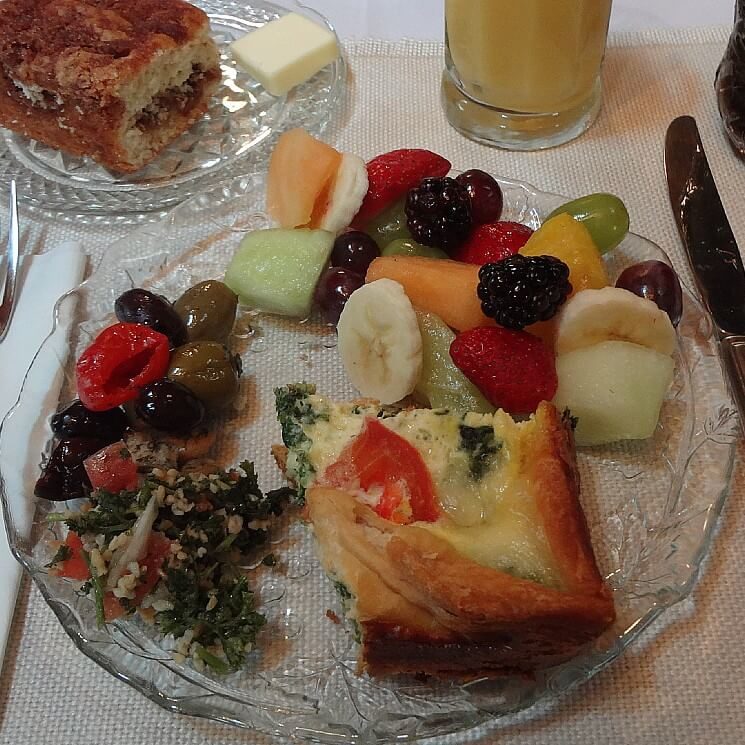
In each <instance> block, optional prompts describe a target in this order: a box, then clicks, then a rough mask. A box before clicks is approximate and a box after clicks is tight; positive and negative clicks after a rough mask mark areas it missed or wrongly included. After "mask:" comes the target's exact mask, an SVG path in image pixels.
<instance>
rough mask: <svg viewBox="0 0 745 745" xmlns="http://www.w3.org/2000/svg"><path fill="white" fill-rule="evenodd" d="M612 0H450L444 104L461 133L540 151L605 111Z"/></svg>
mask: <svg viewBox="0 0 745 745" xmlns="http://www.w3.org/2000/svg"><path fill="white" fill-rule="evenodd" d="M610 11H611V0H445V48H446V51H445V62H446V65H445V71H444V73H443V79H442V103H443V107H444V109H445V113H446V115H447V118H448V120H449V121H450V123H451V124H452V125H453V126H454V127H455V128H456V129H457V130H458V131H460V132H461V133H462V134H464V135H466V136H467V137H470V138H472V139H475V140H478V141H479V142H482V143H484V144H487V145H495V146H498V147H503V148H507V149H510V150H540V149H543V148H547V147H553V146H555V145H560V144H562V143H564V142H567V141H568V140H571V139H574V138H575V137H577V136H578V135H580V134H582V132H584V131H585V130H586V129H587V128H588V127H589V126H590V125H591V124H592V122H593V121H594V120H595V118H596V117H597V115H598V112H599V111H600V102H601V83H600V67H601V64H602V61H603V55H604V54H605V43H606V38H607V35H608V21H609V19H610Z"/></svg>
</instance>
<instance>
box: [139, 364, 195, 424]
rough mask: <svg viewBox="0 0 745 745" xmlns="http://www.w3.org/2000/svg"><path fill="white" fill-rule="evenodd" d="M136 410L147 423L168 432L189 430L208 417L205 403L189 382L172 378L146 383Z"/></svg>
mask: <svg viewBox="0 0 745 745" xmlns="http://www.w3.org/2000/svg"><path fill="white" fill-rule="evenodd" d="M135 411H136V412H137V415H138V416H139V417H140V418H141V419H142V420H143V421H144V422H145V423H146V424H149V425H150V426H151V427H154V428H155V429H161V430H163V431H165V432H178V433H189V432H191V431H192V430H194V429H195V428H196V427H198V426H199V425H200V424H201V423H202V420H203V419H204V404H203V403H202V402H201V401H200V400H199V399H198V398H197V397H196V396H195V395H194V394H193V393H192V392H191V391H190V390H189V389H188V388H187V387H186V386H185V385H181V383H176V382H175V381H173V380H169V379H168V378H161V379H160V380H156V381H154V382H152V383H150V384H149V385H146V386H145V387H144V388H143V389H142V390H141V391H140V395H139V396H138V397H137V400H136V401H135Z"/></svg>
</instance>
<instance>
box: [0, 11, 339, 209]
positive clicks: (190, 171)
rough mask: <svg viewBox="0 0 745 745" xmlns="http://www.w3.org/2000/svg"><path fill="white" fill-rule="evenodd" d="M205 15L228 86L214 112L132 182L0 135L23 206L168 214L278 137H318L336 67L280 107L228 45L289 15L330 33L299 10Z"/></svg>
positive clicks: (335, 89) (2, 156)
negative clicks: (300, 133)
mask: <svg viewBox="0 0 745 745" xmlns="http://www.w3.org/2000/svg"><path fill="white" fill-rule="evenodd" d="M193 4H195V5H197V6H199V7H200V8H202V9H203V10H204V11H205V12H207V13H208V14H209V17H210V25H211V28H212V36H213V38H214V39H215V41H216V43H217V45H218V48H219V50H220V58H221V68H222V78H223V79H222V83H221V85H220V87H219V88H218V89H217V91H216V92H215V94H214V95H213V97H212V100H211V103H210V107H209V110H208V112H207V113H206V114H205V116H203V117H202V118H201V119H200V120H199V121H198V122H196V123H195V124H194V125H193V126H192V127H191V129H189V130H188V131H187V132H186V133H184V134H183V135H182V136H181V137H179V138H178V139H177V140H175V141H174V142H173V143H171V144H170V145H169V146H168V147H167V148H166V149H165V150H164V151H163V152H162V153H161V154H160V155H159V156H158V157H157V158H156V159H155V160H154V161H153V162H152V163H150V164H149V165H147V166H145V167H144V168H142V169H141V170H139V171H137V172H136V173H134V174H121V173H114V172H112V171H109V170H107V169H106V168H104V167H103V166H101V165H98V164H97V163H94V162H93V161H92V160H90V159H89V158H83V157H77V156H73V155H68V154H67V153H63V152H61V151H59V150H57V149H55V148H51V147H48V146H46V145H43V144H42V143H39V142H37V141H36V140H30V139H28V138H27V137H23V136H22V135H19V134H16V133H14V132H10V131H8V130H2V132H3V134H4V140H3V139H2V138H0V172H2V173H3V175H4V177H5V179H4V180H5V181H6V182H7V181H8V180H9V179H10V178H15V179H16V181H17V183H18V191H19V197H22V199H23V202H24V204H27V205H29V206H32V207H37V208H40V209H44V210H50V211H60V212H74V213H85V214H99V215H100V214H103V215H111V214H112V213H133V212H134V213H136V212H143V211H154V210H163V209H165V208H167V207H169V206H173V205H175V204H177V203H179V202H182V201H183V200H184V199H186V198H187V197H190V196H192V195H193V194H196V193H198V192H199V191H201V190H203V189H204V188H206V187H207V186H209V185H211V184H214V183H216V182H217V181H218V180H224V179H225V178H227V177H230V176H237V175H239V174H241V173H247V172H250V171H251V170H252V168H253V167H254V166H252V159H251V153H252V152H255V150H256V149H257V148H258V146H259V145H261V144H262V143H264V142H265V141H266V140H267V139H268V138H270V137H271V136H272V134H275V133H277V132H280V131H282V130H283V129H287V128H290V127H303V128H305V129H307V130H309V131H310V132H311V133H314V134H321V133H322V132H323V130H324V129H325V128H326V126H327V124H328V123H329V121H331V120H333V117H334V114H335V112H336V109H337V107H338V104H339V102H340V100H341V98H342V96H343V93H344V86H345V83H346V66H345V63H344V59H343V58H342V57H339V58H338V59H337V60H336V61H335V62H333V63H332V64H330V65H328V66H327V67H325V68H324V69H323V70H321V72H319V73H318V74H317V75H315V76H314V77H313V78H312V79H311V80H309V81H308V82H306V83H304V84H303V85H300V86H298V87H297V88H295V89H293V90H292V91H291V92H290V93H289V94H288V95H286V96H281V97H276V96H272V95H270V94H269V93H267V92H266V91H265V90H264V89H263V88H262V86H260V85H259V84H258V83H257V82H256V81H255V80H254V79H253V78H251V77H250V76H249V75H248V74H247V73H245V72H243V71H242V70H241V69H240V68H239V67H237V65H236V63H235V60H234V59H233V57H232V54H231V52H230V43H231V42H232V41H233V40H235V39H238V38H240V37H241V36H243V35H245V34H246V33H248V32H249V31H251V30H253V29H255V28H258V27H261V26H263V25H264V24H265V23H268V22H269V21H271V20H274V19H275V18H278V17H279V16H281V15H284V14H286V13H288V12H290V11H294V12H296V13H302V14H303V15H307V16H308V17H310V18H312V19H313V20H315V21H316V22H318V23H321V24H323V25H326V26H328V27H329V28H330V29H331V30H332V31H333V28H332V27H331V25H330V24H329V23H328V21H327V20H326V19H325V18H323V16H321V15H320V14H319V13H317V12H316V11H314V10H311V9H310V8H308V7H306V6H304V5H302V4H301V3H300V2H299V1H298V0H285V2H283V3H282V4H277V3H273V2H268V1H267V0H249V2H241V1H240V0H193Z"/></svg>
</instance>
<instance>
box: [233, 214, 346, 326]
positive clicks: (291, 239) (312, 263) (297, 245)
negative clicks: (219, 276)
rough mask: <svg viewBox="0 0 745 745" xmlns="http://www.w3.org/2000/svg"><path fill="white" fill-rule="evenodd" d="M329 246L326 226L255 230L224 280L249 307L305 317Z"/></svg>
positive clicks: (332, 237) (331, 236)
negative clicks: (323, 228)
mask: <svg viewBox="0 0 745 745" xmlns="http://www.w3.org/2000/svg"><path fill="white" fill-rule="evenodd" d="M333 245H334V234H333V233H329V232H328V231H326V230H309V229H307V228H302V229H296V230H291V229H284V228H271V229H268V230H254V231H253V232H251V233H249V234H248V235H246V237H245V238H244V239H243V240H242V241H241V243H240V246H239V247H238V250H237V251H236V252H235V254H234V255H233V258H232V259H231V261H230V264H229V265H228V269H227V271H226V272H225V284H226V285H227V286H228V287H230V289H231V290H233V292H235V293H236V294H237V295H238V297H239V299H240V301H241V303H242V304H243V305H246V306H248V307H250V308H253V309H256V310H262V311H266V312H268V313H277V314H278V315H282V316H291V317H293V318H307V316H308V315H309V314H310V310H311V306H312V303H313V293H314V291H315V288H316V284H317V283H318V279H319V277H320V276H321V272H322V271H323V269H324V268H325V266H326V264H327V263H328V260H329V256H330V255H331V249H332V247H333Z"/></svg>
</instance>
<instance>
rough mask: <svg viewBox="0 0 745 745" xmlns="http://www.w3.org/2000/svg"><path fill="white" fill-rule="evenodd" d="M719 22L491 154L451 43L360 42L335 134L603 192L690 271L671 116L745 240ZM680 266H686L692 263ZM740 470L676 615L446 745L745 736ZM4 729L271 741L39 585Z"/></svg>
mask: <svg viewBox="0 0 745 745" xmlns="http://www.w3.org/2000/svg"><path fill="white" fill-rule="evenodd" d="M725 40H726V33H725V31H724V30H723V29H711V30H699V31H688V32H669V31H655V32H648V33H644V34H636V35H622V36H620V37H617V38H615V39H614V40H613V43H612V45H611V47H610V50H609V53H608V57H607V65H606V68H605V85H606V97H605V106H604V109H603V112H602V114H601V117H600V119H599V120H598V122H597V123H596V124H595V126H594V127H593V128H592V129H591V130H590V131H589V132H588V133H587V134H586V135H584V136H583V137H582V138H581V139H580V140H578V141H577V142H575V143H573V144H570V145H567V146H564V147H562V148H559V149H556V150H553V151H549V152H543V153H528V154H512V153H507V152H502V151H496V150H490V149H487V148H483V147H481V146H478V145H476V144H473V143H471V142H469V141H467V140H464V139H463V138H461V137H460V136H458V135H457V134H456V133H455V132H454V131H452V130H450V129H449V128H448V126H447V124H446V123H445V120H444V118H443V116H442V114H441V112H440V108H439V105H438V83H439V75H440V69H441V47H440V46H439V45H438V44H435V43H414V42H408V43H396V44H388V43H382V42H366V43H359V44H354V45H350V47H349V51H350V63H351V70H352V78H351V89H350V95H349V98H348V101H347V104H346V108H345V111H344V112H343V117H342V119H341V122H340V124H339V125H338V126H336V127H335V128H334V130H333V131H332V132H330V136H331V138H332V139H334V140H335V141H336V142H337V144H338V145H339V146H341V147H342V148H344V149H348V150H353V151H355V152H358V153H360V154H361V155H362V156H364V157H369V156H372V155H374V154H376V153H379V152H382V151H384V150H388V149H392V148H394V147H403V146H407V145H408V146H419V147H428V148H431V149H433V150H437V151H440V152H442V153H443V154H445V155H447V156H448V157H449V158H450V159H451V160H452V161H453V163H454V164H455V165H456V166H457V167H460V168H467V167H471V166H478V167H481V168H484V169H486V170H490V171H492V172H494V173H498V174H501V175H503V176H506V177H511V178H518V179H524V180H526V181H529V182H532V183H534V184H536V185H537V186H539V187H540V188H542V189H544V190H547V191H555V192H561V193H565V194H568V195H577V196H578V195H581V194H584V193H587V192H591V191H596V190H601V189H602V190H606V191H611V192H615V193H616V194H618V195H620V196H621V197H622V198H623V199H624V201H625V202H626V204H627V205H628V208H629V212H630V213H631V218H632V229H633V230H635V231H636V232H639V233H642V234H644V235H647V236H649V237H650V238H651V239H653V240H655V241H656V242H658V243H659V244H660V245H662V246H663V247H664V248H665V250H667V251H668V252H669V253H670V255H671V256H672V257H673V259H674V261H675V263H676V265H677V267H678V268H679V269H682V268H683V255H682V252H681V249H680V246H679V242H678V239H677V235H676V232H675V228H674V224H673V220H672V216H671V212H670V208H669V206H668V203H667V192H666V187H665V180H664V175H663V155H662V144H663V138H664V133H665V129H666V127H667V124H668V123H669V122H670V120H671V119H672V118H673V117H675V116H677V115H679V114H683V113H692V114H694V115H695V116H696V117H697V119H698V121H699V126H700V128H701V132H702V136H703V140H704V143H705V145H706V148H707V151H708V153H709V158H710V161H711V165H712V168H713V171H714V173H715V175H716V178H717V180H718V182H719V185H720V188H721V192H722V198H723V201H724V204H725V206H726V208H727V211H728V213H729V215H730V217H731V219H732V222H733V227H734V232H735V234H736V236H737V237H738V238H739V239H740V241H741V245H745V203H743V200H742V195H743V194H745V164H743V163H741V162H739V161H738V160H737V159H736V158H735V157H734V155H733V154H732V153H731V151H730V150H729V148H728V147H727V144H726V141H725V139H724V136H723V134H722V132H721V130H720V125H719V119H718V116H717V113H716V107H715V102H714V97H713V92H712V85H711V84H712V79H713V75H714V70H715V68H716V65H717V63H718V61H719V59H720V58H721V55H722V51H723V48H724V43H725ZM47 229H48V231H49V239H50V240H59V239H62V238H73V237H77V238H80V239H82V240H83V242H84V245H85V246H86V247H91V248H92V251H93V253H94V254H96V255H100V251H101V250H102V249H103V248H104V247H105V246H106V245H108V244H109V243H110V242H111V240H112V239H113V237H115V236H119V235H122V234H123V233H124V232H125V231H126V228H125V227H123V226H116V225H112V226H109V227H108V228H106V229H105V230H104V229H102V228H101V227H92V228H91V227H86V226H84V225H81V224H80V223H79V222H55V223H54V224H51V225H49V226H48V227H47ZM684 274H685V272H684ZM744 514H745V474H744V473H743V470H742V467H741V466H738V468H737V470H736V473H735V477H734V481H733V487H732V492H731V494H730V498H729V502H728V505H727V507H726V508H725V511H724V515H723V519H722V524H721V530H720V533H719V535H718V538H717V540H716V542H715V545H714V550H713V554H712V556H711V557H710V559H709V561H708V562H707V564H706V569H705V573H704V576H703V577H702V579H701V580H700V582H699V584H698V586H697V587H696V590H695V592H694V595H693V597H692V598H690V599H689V600H687V601H685V602H684V603H682V604H681V605H679V606H678V607H677V608H675V609H674V610H672V611H669V612H668V613H667V614H666V615H665V616H664V617H663V619H661V620H660V622H658V623H657V624H656V625H655V627H653V628H652V629H650V630H649V631H648V633H647V634H646V635H645V636H644V637H643V638H642V639H641V640H640V642H639V643H637V644H636V645H635V646H634V647H633V648H632V649H631V650H630V651H629V652H628V653H627V654H625V655H624V656H623V658H622V659H620V660H619V661H617V662H616V663H615V664H614V665H613V666H612V667H611V668H610V669H608V670H606V671H605V672H603V673H601V674H599V675H598V676H597V677H596V678H594V679H593V680H592V681H591V682H590V683H588V684H587V685H585V686H583V687H582V688H580V689H578V690H577V691H575V692H573V693H571V694H568V695H564V696H562V697H561V698H560V699H559V700H558V701H556V702H554V703H552V704H551V705H550V706H546V707H543V708H542V709H541V710H540V711H539V712H532V713H531V714H530V715H529V716H525V717H523V718H522V721H521V722H520V723H519V724H518V725H513V726H512V727H510V728H509V729H506V730H497V731H492V732H485V731H484V730H479V731H478V732H475V733H473V734H472V735H468V736H465V735H464V736H461V737H458V738H446V739H443V740H442V742H448V743H455V742H465V741H468V742H477V743H479V745H487V743H489V744H491V743H493V742H495V741H498V742H499V743H500V744H501V745H512V744H514V745H524V744H527V743H531V745H532V744H533V743H552V744H554V745H570V744H571V745H600V744H601V743H606V742H608V743H610V742H612V743H614V745H616V744H617V745H626V744H628V745H639V744H640V743H655V745H686V744H688V743H691V744H694V743H695V744H698V743H707V744H708V743H716V744H717V745H739V744H740V743H742V742H743V739H744V736H743V733H745V707H743V705H742V702H743V701H745V675H743V670H744V669H745V644H743V642H742V640H743V628H742V627H743V623H742V617H743V616H744V615H745V595H744V594H743V565H744V564H745V549H743V546H745V517H743V515H744ZM0 715H1V716H2V724H1V725H0V741H2V742H3V743H8V744H9V745H10V744H12V745H37V744H39V743H46V744H49V745H57V744H60V745H62V744H64V745H125V744H127V745H130V744H133V743H137V744H138V745H139V744H140V743H142V744H145V743H157V745H206V744H207V743H224V744H228V743H235V744H238V743H240V744H243V745H246V744H248V743H260V744H261V745H269V743H270V742H272V741H271V740H270V739H269V738H266V737H263V736H260V735H257V734H255V733H247V732H244V731H241V730H238V729H231V728H228V727H225V726H217V725H214V724H211V723H208V722H204V721H198V720H194V719H190V718H186V717H182V716H177V715H172V714H169V713H167V712H165V711H162V710H161V709H160V708H158V707H157V706H156V705H155V704H152V703H150V702H149V701H147V700H145V699H144V698H143V697H141V696H140V695H139V694H137V693H135V692H134V691H133V690H131V689H130V688H128V687H127V686H126V685H124V684H123V683H121V682H118V681H116V680H114V679H113V678H111V677H110V676H109V675H108V674H107V673H105V672H104V671H103V670H101V669H99V668H98V667H97V666H96V665H95V664H94V663H93V662H91V661H90V660H88V659H87V658H85V657H84V656H83V655H81V654H79V653H78V652H77V651H76V650H75V648H74V646H73V644H72V642H71V641H70V640H69V639H68V638H67V636H66V635H65V633H64V632H63V631H62V629H61V627H60V626H59V625H58V623H57V621H56V619H55V617H54V616H53V614H52V612H51V611H50V610H49V609H48V608H47V607H46V606H45V605H44V603H43V601H42V599H41V596H40V595H39V593H38V592H37V591H36V590H35V589H32V588H30V587H29V585H28V582H26V583H25V584H24V589H23V590H22V593H21V598H20V601H19V605H18V608H17V612H16V617H15V624H14V630H13V633H12V636H11V639H10V640H9V644H8V652H7V659H6V662H5V668H4V671H3V676H2V680H1V681H0Z"/></svg>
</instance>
